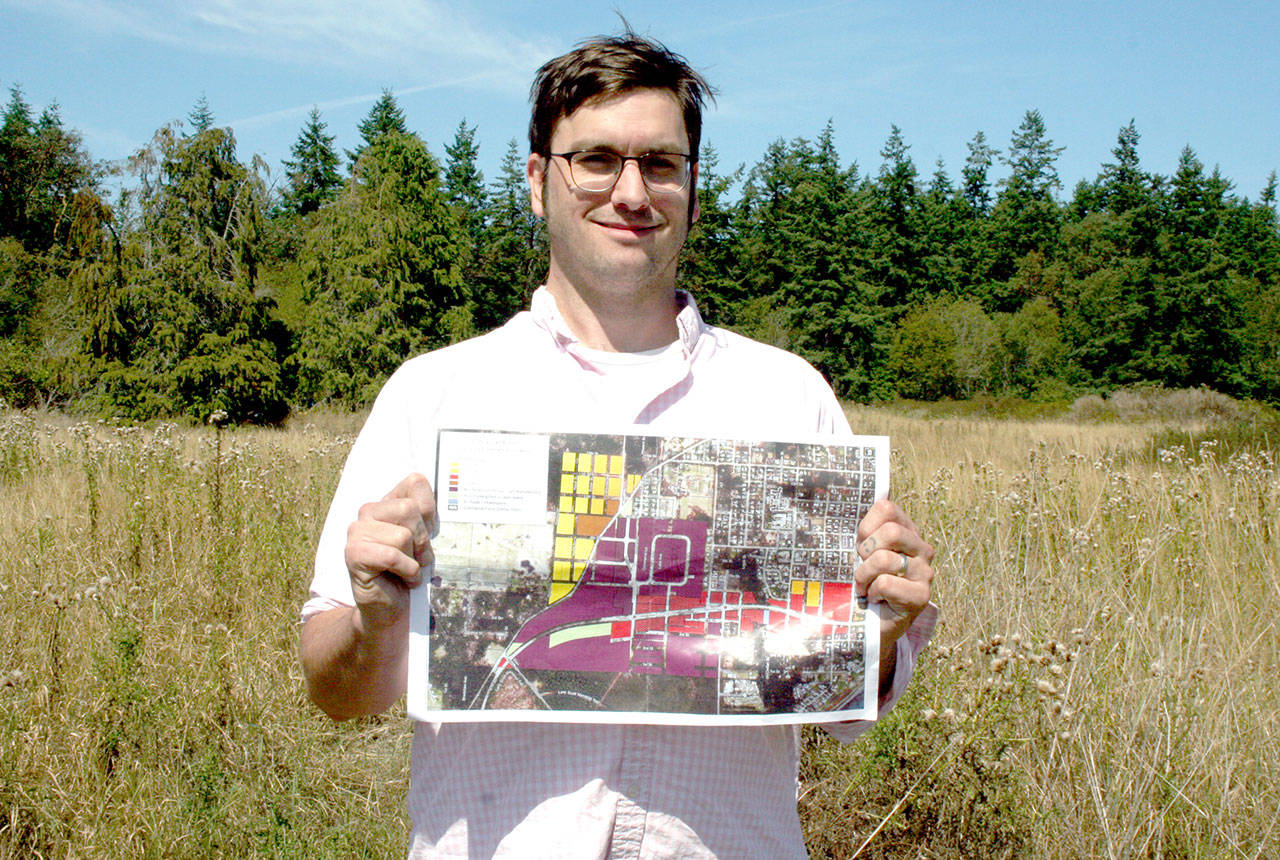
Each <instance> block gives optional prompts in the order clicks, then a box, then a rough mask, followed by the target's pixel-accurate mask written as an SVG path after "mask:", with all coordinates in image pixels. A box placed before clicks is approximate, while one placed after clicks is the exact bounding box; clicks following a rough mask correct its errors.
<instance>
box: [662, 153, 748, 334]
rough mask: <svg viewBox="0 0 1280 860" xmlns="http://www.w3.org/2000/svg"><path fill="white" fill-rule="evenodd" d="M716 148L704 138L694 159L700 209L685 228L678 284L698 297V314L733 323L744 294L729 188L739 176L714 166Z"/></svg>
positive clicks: (736, 173) (740, 175)
mask: <svg viewBox="0 0 1280 860" xmlns="http://www.w3.org/2000/svg"><path fill="white" fill-rule="evenodd" d="M718 166H719V154H718V153H717V152H716V150H715V148H714V147H712V146H710V145H709V144H703V147H702V156H701V157H700V158H699V159H698V180H697V182H698V184H697V194H698V206H699V209H700V211H701V214H700V215H699V217H698V220H697V221H695V222H694V224H693V226H692V227H690V229H689V237H688V239H687V240H686V241H685V244H684V251H683V252H682V254H681V255H680V272H679V277H678V283H679V285H680V286H681V287H682V288H684V289H686V290H688V291H689V292H691V293H692V294H693V295H694V296H696V297H697V300H698V309H699V310H700V311H701V312H702V315H703V316H704V317H706V318H707V319H708V320H710V321H712V322H718V323H719V324H720V325H733V324H734V323H735V321H736V313H735V310H736V308H737V305H738V303H739V302H740V301H741V300H742V298H743V290H742V282H741V281H740V280H739V276H738V274H739V273H738V271H737V269H738V262H739V256H738V255H739V248H738V241H737V235H736V229H735V226H736V225H735V223H734V221H735V218H734V215H735V213H734V209H733V207H732V206H731V203H730V201H729V199H728V196H729V191H730V189H731V188H732V187H733V186H734V185H735V184H737V182H738V181H739V180H740V179H741V177H742V168H738V169H737V170H735V171H733V172H732V173H729V174H721V173H719V172H718V171H717V169H716V168H717V167H718Z"/></svg>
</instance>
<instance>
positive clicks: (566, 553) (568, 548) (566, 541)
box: [555, 537, 573, 558]
mask: <svg viewBox="0 0 1280 860" xmlns="http://www.w3.org/2000/svg"><path fill="white" fill-rule="evenodd" d="M555 557H556V558H573V538H571V537H558V538H556V556H555Z"/></svg>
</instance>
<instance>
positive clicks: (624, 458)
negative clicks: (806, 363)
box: [410, 430, 888, 724]
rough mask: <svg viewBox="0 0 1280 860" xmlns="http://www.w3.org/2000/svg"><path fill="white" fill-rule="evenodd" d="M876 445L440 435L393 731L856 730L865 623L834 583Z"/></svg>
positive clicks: (873, 494) (868, 624)
mask: <svg viewBox="0 0 1280 860" xmlns="http://www.w3.org/2000/svg"><path fill="white" fill-rule="evenodd" d="M887 446H888V440H887V439H886V438H884V437H859V438H857V439H856V440H854V441H853V442H851V443H849V444H840V445H834V444H830V443H829V442H823V443H816V442H758V441H741V440H729V439H706V438H689V437H662V436H642V435H628V434H619V435H607V434H573V433H551V434H535V433H505V432H496V431H475V430H446V431H441V433H440V442H439V449H438V463H437V483H436V486H437V487H439V488H440V491H439V496H440V506H439V507H440V515H441V529H440V534H439V535H438V536H437V537H436V539H435V541H434V547H435V553H436V567H435V571H434V574H435V575H434V577H433V578H432V580H431V583H430V585H429V587H428V588H423V589H418V590H417V591H416V592H415V593H414V600H415V611H414V616H415V625H414V627H415V631H414V635H413V637H412V638H411V653H410V660H411V669H410V672H411V682H410V688H411V689H410V713H411V714H412V715H413V716H415V717H419V718H422V719H430V720H442V719H471V720H476V719H498V718H501V719H508V720H509V719H536V720H549V719H554V720H557V721H566V720H573V721H607V722H615V721H621V720H626V721H632V722H634V721H647V722H663V723H698V724H707V723H726V722H732V723H743V722H801V721H822V720H826V719H850V718H853V717H861V718H873V717H874V707H873V706H874V685H873V681H874V679H875V677H876V660H877V657H878V655H877V654H876V653H875V652H876V645H877V644H878V636H877V632H878V628H877V626H876V624H877V619H876V616H875V615H874V613H873V612H869V611H868V610H867V608H866V606H865V602H864V601H861V600H859V599H858V598H857V596H856V594H855V590H854V585H853V572H854V569H855V567H856V565H857V564H858V556H857V553H856V551H855V542H856V529H857V523H858V521H859V520H860V519H861V518H862V516H863V514H864V513H865V511H866V509H867V508H869V507H870V506H871V504H872V503H873V502H874V501H875V499H876V498H878V497H880V496H883V495H884V493H885V491H886V489H887V468H886V461H887V453H888V447H887Z"/></svg>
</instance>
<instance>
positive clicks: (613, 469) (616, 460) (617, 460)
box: [609, 454, 622, 475]
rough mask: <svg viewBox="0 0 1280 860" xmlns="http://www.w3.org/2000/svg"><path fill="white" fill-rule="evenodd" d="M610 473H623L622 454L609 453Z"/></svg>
mask: <svg viewBox="0 0 1280 860" xmlns="http://www.w3.org/2000/svg"><path fill="white" fill-rule="evenodd" d="M609 474H610V475H621V474H622V456H621V455H620V454H610V455H609Z"/></svg>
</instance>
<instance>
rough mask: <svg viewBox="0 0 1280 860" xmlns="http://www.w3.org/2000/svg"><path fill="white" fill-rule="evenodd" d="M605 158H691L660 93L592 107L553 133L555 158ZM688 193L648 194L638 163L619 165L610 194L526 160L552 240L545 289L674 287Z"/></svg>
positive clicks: (557, 166)
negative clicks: (603, 154)
mask: <svg viewBox="0 0 1280 860" xmlns="http://www.w3.org/2000/svg"><path fill="white" fill-rule="evenodd" d="M592 149H599V150H607V151H609V152H616V153H619V154H621V155H643V154H645V153H647V152H679V153H688V152H689V137H688V134H687V133H686V131H685V126H684V117H683V115H682V114H681V111H680V105H679V103H678V102H677V101H676V99H675V96H673V95H672V94H671V93H670V92H668V91H666V90H654V89H640V90H631V91H630V92H626V93H623V94H622V95H619V96H615V97H613V98H609V99H605V100H602V101H594V102H588V103H587V104H584V105H583V106H581V107H579V108H578V109H577V110H576V111H574V112H573V113H572V114H570V115H569V116H566V117H564V118H563V119H561V120H560V121H559V122H557V123H556V126H555V130H554V131H553V132H552V135H551V151H552V152H573V151H577V150H592ZM696 169H697V165H696V164H695V165H694V171H695V172H694V174H693V175H692V176H691V178H690V180H689V184H688V185H686V186H685V187H684V189H682V190H681V191H679V192H676V193H673V194H663V193H655V192H653V191H650V190H649V189H648V188H647V187H646V186H645V184H644V181H643V180H642V179H641V177H640V166H639V164H638V163H637V162H634V161H628V162H625V163H624V166H623V169H622V174H621V175H620V176H619V177H618V181H617V183H616V184H615V185H614V186H613V188H611V189H610V190H608V191H583V190H581V189H580V188H578V187H576V186H575V185H574V184H573V181H572V180H571V179H570V174H569V164H568V162H567V161H566V160H565V159H563V158H550V159H547V158H543V157H542V156H538V155H532V156H530V157H529V163H528V168H527V173H528V178H529V190H530V196H531V201H532V204H533V211H534V214H536V215H539V216H541V217H543V218H545V219H546V222H547V234H548V236H549V238H550V240H551V272H550V274H549V276H548V286H550V287H552V288H553V290H554V289H559V288H564V287H569V288H572V289H575V290H577V291H578V292H580V293H581V292H594V293H597V294H599V293H615V294H619V293H628V294H633V293H635V292H636V291H638V290H645V289H654V290H660V291H670V290H671V289H673V288H674V286H675V276H676V264H677V261H678V258H679V255H680V248H681V246H682V245H683V244H684V240H685V236H686V235H687V234H688V232H689V224H690V221H691V216H692V218H696V217H697V214H698V213H697V206H696V203H695V204H694V206H693V207H691V206H690V200H691V199H693V195H694V193H695V192H694V183H695V180H696V178H697V173H696Z"/></svg>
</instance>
